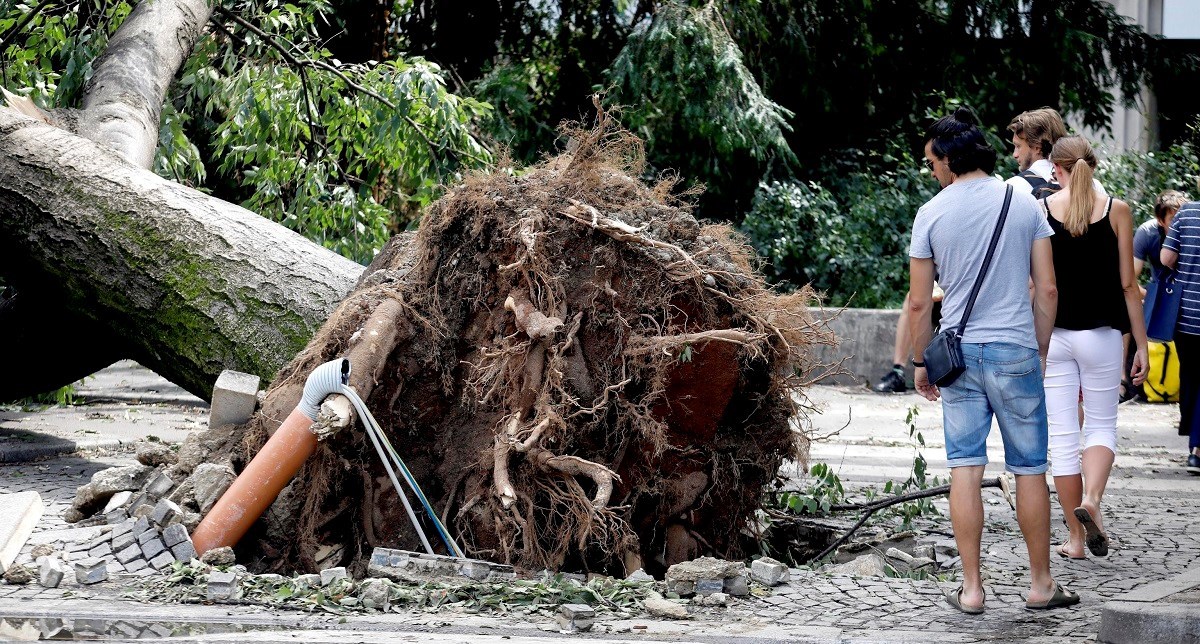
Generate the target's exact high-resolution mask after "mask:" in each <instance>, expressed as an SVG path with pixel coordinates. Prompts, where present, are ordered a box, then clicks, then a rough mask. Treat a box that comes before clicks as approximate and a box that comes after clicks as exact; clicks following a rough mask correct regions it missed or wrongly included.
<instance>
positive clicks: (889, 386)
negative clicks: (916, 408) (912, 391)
mask: <svg viewBox="0 0 1200 644" xmlns="http://www.w3.org/2000/svg"><path fill="white" fill-rule="evenodd" d="M871 389H872V390H873V391H875V393H879V394H902V393H904V392H906V391H908V385H906V384H905V383H904V373H903V372H900V371H896V370H895V369H892V370H891V371H889V372H887V374H885V375H884V376H883V377H882V378H880V379H879V382H877V383H875V386H874V387H871Z"/></svg>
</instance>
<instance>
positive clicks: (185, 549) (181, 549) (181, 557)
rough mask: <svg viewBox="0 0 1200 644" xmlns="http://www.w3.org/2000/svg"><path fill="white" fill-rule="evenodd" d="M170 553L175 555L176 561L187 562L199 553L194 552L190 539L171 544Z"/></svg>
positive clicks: (194, 548)
mask: <svg viewBox="0 0 1200 644" xmlns="http://www.w3.org/2000/svg"><path fill="white" fill-rule="evenodd" d="M171 555H172V556H174V557H175V560H176V561H182V562H183V563H187V562H189V561H191V560H193V559H196V558H197V557H199V555H197V554H196V547H195V546H193V545H192V542H191V541H190V540H188V541H180V542H179V543H177V544H175V545H173V546H171Z"/></svg>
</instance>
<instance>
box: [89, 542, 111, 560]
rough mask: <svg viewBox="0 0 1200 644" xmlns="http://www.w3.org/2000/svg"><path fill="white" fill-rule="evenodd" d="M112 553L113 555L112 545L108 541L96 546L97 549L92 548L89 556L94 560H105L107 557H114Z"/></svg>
mask: <svg viewBox="0 0 1200 644" xmlns="http://www.w3.org/2000/svg"><path fill="white" fill-rule="evenodd" d="M112 553H113V549H112V544H111V543H108V542H107V541H106V542H104V543H102V544H100V545H98V546H96V547H95V548H92V549H91V550H88V556H89V557H92V558H93V559H104V558H106V557H112Z"/></svg>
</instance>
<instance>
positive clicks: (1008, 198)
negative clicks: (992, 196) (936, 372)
mask: <svg viewBox="0 0 1200 644" xmlns="http://www.w3.org/2000/svg"><path fill="white" fill-rule="evenodd" d="M1012 196H1013V189H1012V186H1011V185H1010V186H1006V187H1005V190H1004V207H1003V208H1001V209H1000V219H999V220H998V221H997V222H996V229H995V230H994V231H992V243H991V244H989V245H988V249H987V255H986V256H984V258H983V266H981V267H979V276H978V277H976V278H975V286H974V287H972V288H971V298H970V299H968V300H967V310H966V311H964V312H963V317H962V322H960V323H959V325H958V337H960V338H961V337H962V335H963V332H965V331H966V330H967V319H969V318H970V317H971V309H973V308H975V298H976V297H978V296H979V287H981V286H983V277H984V276H985V275H987V270H988V266H991V264H992V254H993V253H995V252H996V244H997V243H999V242H1000V231H1001V230H1002V229H1003V228H1004V220H1005V219H1008V207H1009V205H1010V204H1012Z"/></svg>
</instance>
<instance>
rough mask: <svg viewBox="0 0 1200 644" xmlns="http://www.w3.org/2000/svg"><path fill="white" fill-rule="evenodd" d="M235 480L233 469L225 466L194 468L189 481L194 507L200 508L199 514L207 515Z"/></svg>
mask: <svg viewBox="0 0 1200 644" xmlns="http://www.w3.org/2000/svg"><path fill="white" fill-rule="evenodd" d="M235 478H237V476H236V475H234V473H233V468H232V467H230V466H228V465H225V464H220V463H201V464H200V465H197V466H196V469H195V471H194V472H193V473H192V477H191V481H192V488H193V490H194V496H195V497H196V505H197V506H199V507H200V513H201V514H208V511H209V510H211V509H212V506H213V505H215V504H216V502H217V500H218V499H220V498H221V495H222V494H225V490H228V489H229V486H230V485H232V484H233V480H234V479H235Z"/></svg>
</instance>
